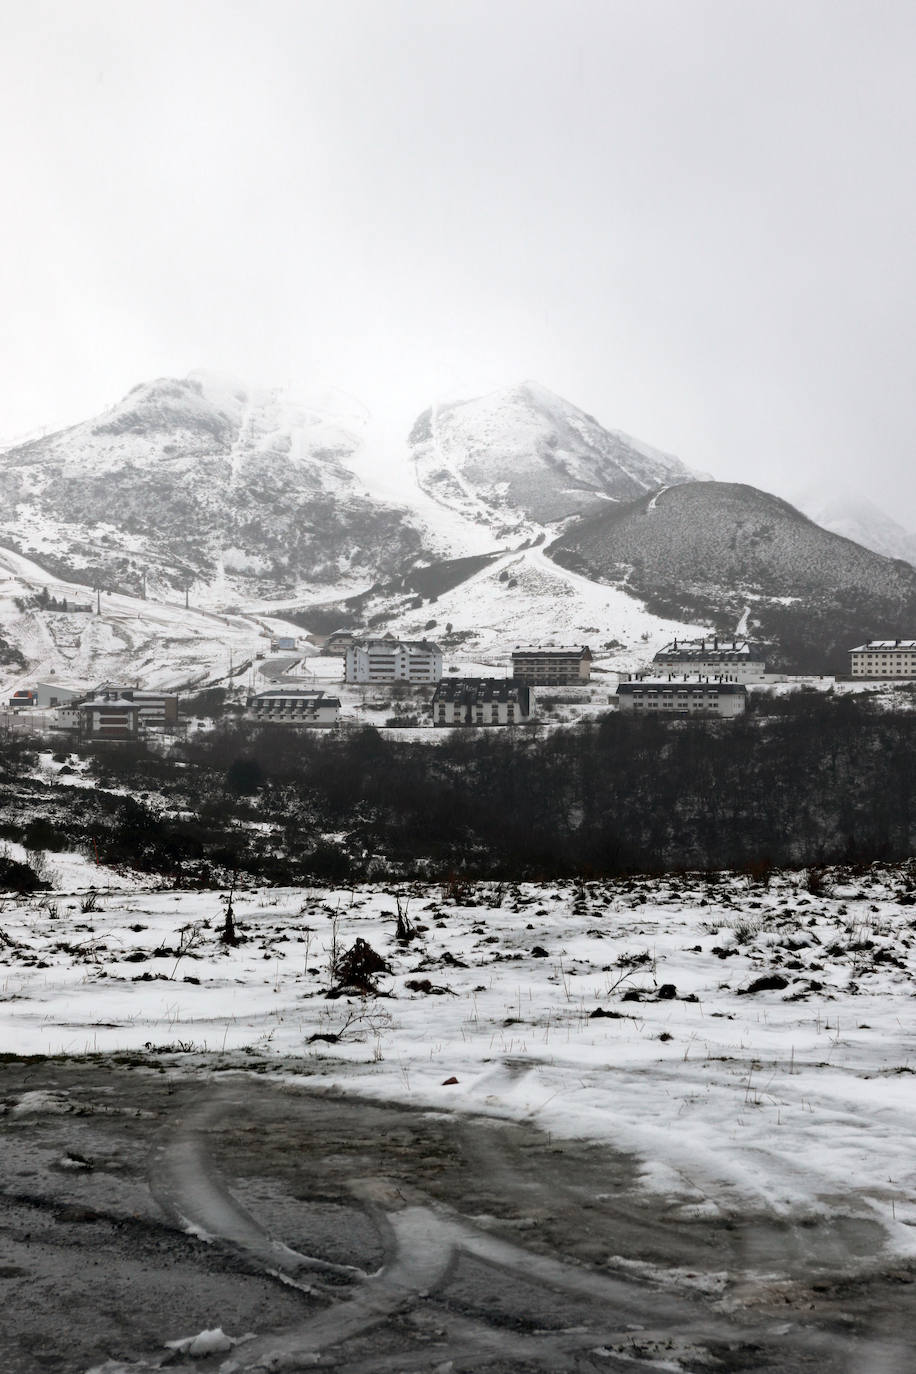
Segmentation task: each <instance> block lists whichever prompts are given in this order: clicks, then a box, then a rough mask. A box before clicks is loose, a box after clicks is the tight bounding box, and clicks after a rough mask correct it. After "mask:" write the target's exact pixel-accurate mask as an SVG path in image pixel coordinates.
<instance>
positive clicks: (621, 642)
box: [305, 548, 735, 677]
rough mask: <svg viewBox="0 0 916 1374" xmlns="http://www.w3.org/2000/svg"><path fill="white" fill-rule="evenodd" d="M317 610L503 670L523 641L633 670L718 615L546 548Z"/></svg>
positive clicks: (451, 658) (456, 659) (448, 657)
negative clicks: (677, 604)
mask: <svg viewBox="0 0 916 1374" xmlns="http://www.w3.org/2000/svg"><path fill="white" fill-rule="evenodd" d="M478 561H480V560H478ZM319 614H320V615H321V617H322V623H323V624H329V623H330V620H331V619H334V620H335V623H340V624H343V625H350V626H353V627H354V628H357V629H365V628H366V627H367V626H369V625H371V626H372V627H373V628H374V630H375V632H376V633H377V632H378V631H379V630H380V629H382V628H384V629H386V630H390V631H391V632H392V633H393V634H395V635H398V636H401V637H403V638H406V639H420V638H428V639H434V640H436V642H437V643H438V644H440V645H441V646H442V649H443V653H444V656H445V661H446V663H447V664H451V663H458V664H460V665H461V667H462V669H463V670H464V671H467V672H476V671H480V672H482V673H490V672H495V673H496V675H497V676H500V677H501V676H503V675H504V674H505V673H507V672H508V670H509V663H510V655H511V653H512V650H513V648H515V647H516V646H519V645H529V644H542V645H547V644H551V643H552V644H557V645H569V644H588V645H589V646H590V647H591V649H592V651H593V653H594V654H595V657H596V659H598V660H599V661H600V665H601V667H603V668H606V669H612V670H615V671H618V670H619V671H624V670H626V671H630V670H633V669H636V668H638V667H643V666H645V664H646V663H648V662H649V661H650V660H651V658H652V656H653V654H654V653H655V652H656V650H658V649H660V648H661V647H662V645H663V644H666V643H669V642H670V641H671V640H672V639H674V638H690V637H693V636H699V635H701V634H704V633H709V632H710V630H711V628H712V622H711V620H707V621H704V620H702V619H700V620H696V619H691V618H689V617H688V618H684V617H667V616H660V615H655V614H653V613H652V612H650V611H648V610H647V609H646V607H645V605H644V604H643V603H642V602H641V601H640V600H638V599H637V598H636V597H635V596H633V595H630V594H628V593H627V592H626V591H623V590H621V589H620V588H618V587H612V586H605V585H601V584H600V583H598V582H595V581H592V580H590V579H589V578H588V577H584V576H581V575H579V574H578V573H576V572H573V571H570V570H569V569H567V568H563V567H561V566H560V565H559V564H557V563H555V562H553V561H552V560H551V559H550V558H548V557H547V556H546V555H545V553H544V552H543V550H542V549H541V548H520V549H514V550H509V551H505V552H503V553H501V554H498V555H497V556H496V557H494V558H493V559H492V560H491V561H490V562H488V563H487V564H486V566H484V567H482V568H479V569H478V570H476V571H472V572H471V574H470V576H468V577H467V578H466V579H465V580H463V581H462V582H460V583H459V584H458V585H456V586H453V587H451V588H449V589H448V590H446V591H442V592H439V593H438V594H435V595H432V596H418V595H416V593H415V592H414V591H413V590H412V589H411V588H410V587H409V586H408V587H406V588H405V587H394V586H388V587H380V588H378V589H377V590H376V591H375V592H373V593H372V594H369V595H366V596H362V597H357V598H352V599H351V600H349V601H342V602H338V603H336V604H335V606H334V609H333V612H331V610H330V608H328V607H323V608H322V609H321V611H320V613H319ZM305 619H306V620H308V613H307V612H306V613H305ZM316 623H317V622H316ZM732 628H735V627H734V626H733V627H732Z"/></svg>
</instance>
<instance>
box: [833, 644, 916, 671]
mask: <svg viewBox="0 0 916 1374" xmlns="http://www.w3.org/2000/svg"><path fill="white" fill-rule="evenodd" d="M849 659H850V673H851V674H852V676H853V677H879V678H880V677H916V639H870V640H869V641H868V643H867V644H860V645H859V646H858V647H857V648H855V649H850V651H849Z"/></svg>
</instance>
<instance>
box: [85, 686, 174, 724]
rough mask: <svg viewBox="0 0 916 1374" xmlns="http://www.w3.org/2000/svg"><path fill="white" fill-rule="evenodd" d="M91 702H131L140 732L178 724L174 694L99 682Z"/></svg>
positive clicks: (92, 694)
mask: <svg viewBox="0 0 916 1374" xmlns="http://www.w3.org/2000/svg"><path fill="white" fill-rule="evenodd" d="M91 701H93V702H97V701H132V702H134V703H135V705H136V706H137V708H138V711H139V721H140V728H141V730H166V729H169V728H170V727H171V726H173V725H177V724H178V696H177V694H176V693H174V692H147V691H144V690H143V689H141V688H140V687H131V686H129V685H126V684H122V683H119V682H101V683H100V684H99V685H98V687H96V688H95V690H94V691H93V692H92V693H91Z"/></svg>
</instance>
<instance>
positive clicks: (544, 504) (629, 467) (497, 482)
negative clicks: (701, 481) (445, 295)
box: [410, 380, 693, 532]
mask: <svg viewBox="0 0 916 1374" xmlns="http://www.w3.org/2000/svg"><path fill="white" fill-rule="evenodd" d="M410 445H411V451H412V456H413V458H414V462H415V466H416V472H417V476H418V479H419V481H420V484H421V486H422V487H423V488H424V490H425V491H427V492H428V493H429V494H430V495H431V496H434V497H435V499H436V500H438V501H440V502H441V503H442V504H443V505H446V506H449V507H451V508H452V509H454V510H457V511H460V512H461V513H462V514H463V515H466V516H469V517H471V518H473V519H477V520H483V521H486V522H487V523H488V524H489V525H490V526H491V527H492V528H494V529H496V530H501V531H503V532H509V531H512V530H516V531H521V530H523V529H525V528H526V527H530V526H531V524H532V522H534V523H538V524H550V523H553V522H555V521H558V520H564V519H567V518H568V517H569V516H571V515H576V514H580V513H581V512H583V511H585V510H588V509H590V508H593V507H595V506H596V505H597V504H598V503H600V502H602V501H604V502H606V501H629V500H633V499H634V498H636V497H638V496H639V495H641V494H642V493H643V492H645V491H652V490H654V489H655V488H656V487H660V486H666V485H669V484H671V483H675V482H685V481H689V480H691V478H692V476H693V474H692V473H691V472H690V471H689V469H687V468H686V467H685V466H684V464H683V463H682V462H680V460H679V459H677V458H675V457H672V456H671V455H670V454H665V453H661V452H660V451H659V450H657V449H652V448H650V447H649V446H648V445H646V444H641V443H639V442H638V441H636V440H632V439H630V438H628V436H626V435H625V434H623V433H621V432H620V431H616V430H608V429H605V428H604V427H603V426H602V425H601V424H599V422H598V421H597V420H596V419H595V417H594V416H593V415H589V414H588V413H587V412H586V411H584V410H581V409H580V408H579V407H578V406H576V405H574V404H572V403H571V402H570V401H567V400H565V399H564V398H563V397H562V396H558V395H557V394H556V393H555V392H553V391H551V390H550V389H549V388H548V387H546V386H544V385H543V383H541V382H537V381H533V380H527V381H523V382H518V383H516V384H515V385H514V386H511V387H507V388H505V389H503V390H500V391H494V392H490V393H489V394H488V395H486V396H480V397H476V398H474V399H472V400H466V401H457V402H452V403H450V404H446V405H441V406H438V407H433V408H431V409H430V410H429V411H426V412H424V414H423V415H421V416H420V417H419V419H418V420H417V422H416V424H415V425H414V428H413V431H412V433H411V436H410Z"/></svg>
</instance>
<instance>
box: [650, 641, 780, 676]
mask: <svg viewBox="0 0 916 1374" xmlns="http://www.w3.org/2000/svg"><path fill="white" fill-rule="evenodd" d="M665 672H668V673H677V674H678V675H680V676H683V675H690V674H693V673H696V674H697V675H698V676H700V677H711V678H721V680H722V681H723V682H762V681H763V679H764V676H765V674H766V662H765V660H764V658H763V655H762V654H761V652H760V650H759V649H758V648H756V647H755V646H753V645H751V644H750V643H749V642H748V640H746V639H719V638H718V637H717V636H715V635H711V636H710V637H709V638H708V639H675V640H674V641H673V642H672V643H671V644H666V645H665V647H664V649H660V650H659V651H658V653H657V654H656V655H655V658H654V659H653V660H652V668H651V670H650V673H648V674H646V676H650V675H651V676H653V677H654V676H661V674H662V673H665Z"/></svg>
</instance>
